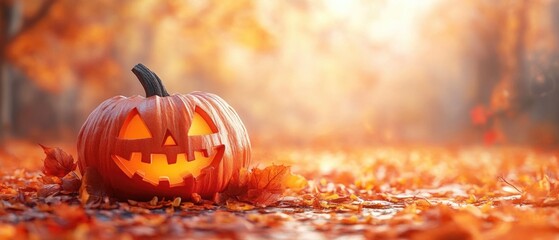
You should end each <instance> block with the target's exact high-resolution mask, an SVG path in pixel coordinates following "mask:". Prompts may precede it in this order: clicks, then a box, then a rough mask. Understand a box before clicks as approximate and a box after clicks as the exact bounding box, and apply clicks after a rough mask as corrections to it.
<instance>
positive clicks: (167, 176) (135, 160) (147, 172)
mask: <svg viewBox="0 0 559 240" xmlns="http://www.w3.org/2000/svg"><path fill="white" fill-rule="evenodd" d="M223 150H224V148H215V151H213V154H212V156H208V154H204V152H205V151H195V152H194V158H195V159H194V160H192V161H188V159H187V156H186V154H185V153H179V154H177V162H176V163H174V164H169V163H168V162H167V155H166V154H153V153H152V154H151V163H144V162H142V153H140V152H132V154H131V157H130V159H126V158H123V157H121V156H118V155H112V157H113V160H114V161H115V163H116V164H117V165H118V166H119V168H120V169H122V171H124V173H125V174H126V175H127V176H128V177H130V178H132V177H133V176H134V174H138V175H140V176H141V177H142V178H143V180H144V181H146V182H148V183H150V184H152V185H154V186H157V185H159V182H161V181H167V182H169V184H170V186H171V187H175V186H181V185H182V184H183V182H184V178H185V177H188V176H189V175H192V177H194V178H196V177H198V176H199V175H200V173H201V171H202V169H204V168H205V167H207V166H209V165H210V164H211V163H212V161H213V160H214V158H221V157H222V155H223Z"/></svg>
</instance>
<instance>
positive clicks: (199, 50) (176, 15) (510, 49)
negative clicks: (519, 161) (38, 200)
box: [0, 0, 559, 146]
mask: <svg viewBox="0 0 559 240" xmlns="http://www.w3.org/2000/svg"><path fill="white" fill-rule="evenodd" d="M0 8H1V11H2V12H1V13H0V14H2V15H0V17H1V20H0V21H1V23H0V24H1V25H0V30H1V32H2V33H1V34H2V35H1V39H0V47H1V52H0V53H1V55H0V56H2V58H0V64H1V71H0V73H1V81H2V82H1V85H0V86H1V88H0V90H1V91H0V120H1V124H2V125H1V128H0V131H1V132H0V135H1V136H0V138H2V139H13V138H15V139H29V140H32V141H47V142H48V141H67V142H72V141H75V138H76V135H77V131H79V128H80V126H81V124H82V123H83V122H84V120H85V118H86V117H87V116H88V114H89V113H90V112H91V111H92V110H93V109H94V108H95V107H96V106H97V105H98V104H100V103H101V102H102V101H104V100H105V99H107V98H110V97H112V96H115V95H125V96H131V95H136V94H141V95H143V94H144V93H143V90H142V87H141V85H140V84H139V82H138V81H137V80H136V78H135V77H134V76H133V74H132V73H131V72H130V69H131V68H132V66H134V65H135V64H136V63H140V62H141V63H144V64H145V65H147V66H148V67H150V68H151V69H152V70H153V71H154V72H156V73H157V74H158V75H159V76H160V77H161V79H162V80H163V82H164V84H165V85H166V87H167V90H168V91H169V92H170V93H188V92H190V91H195V90H200V91H207V92H213V93H216V94H218V95H220V96H221V97H223V98H224V99H225V100H226V101H228V102H229V103H230V104H231V105H232V106H233V107H234V108H235V109H236V110H237V112H238V113H239V115H240V116H241V118H242V119H243V121H244V123H245V124H246V126H247V128H248V130H249V133H250V134H251V138H252V141H253V142H254V143H255V144H256V145H261V146H281V145H294V146H336V145H356V144H357V145H370V144H385V143H388V144H399V143H428V144H431V143H435V144H457V143H460V144H461V143H468V144H471V143H487V144H536V145H542V146H556V144H557V137H556V136H557V132H558V129H557V127H558V126H559V125H558V124H559V86H558V85H557V84H558V83H557V80H558V77H559V76H558V64H559V62H558V61H557V60H558V59H559V55H558V53H559V51H558V49H557V46H558V44H557V37H558V34H559V1H553V0H530V1H528V0H518V1H486V0H474V1H450V0H422V1H414V0H409V1H406V0H383V1H366V0H322V1H318V0H317V1H314V0H301V1H263V0H240V1H205V0H189V1H186V0H185V1H165V2H164V1H155V0H141V1H140V0H139V1H109V0H100V1H75V0H25V1H23V0H21V1H17V0H4V1H2V2H1V3H0Z"/></svg>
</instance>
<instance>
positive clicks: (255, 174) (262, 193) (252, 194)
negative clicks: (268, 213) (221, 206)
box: [223, 165, 307, 207]
mask: <svg viewBox="0 0 559 240" xmlns="http://www.w3.org/2000/svg"><path fill="white" fill-rule="evenodd" d="M306 186H307V180H306V179H305V178H304V177H302V176H300V175H294V174H292V173H291V169H290V167H289V166H283V165H272V166H268V167H266V168H264V169H258V168H254V169H252V170H251V171H247V170H246V169H241V171H239V173H238V174H235V175H234V176H233V178H232V179H231V181H230V182H229V186H228V187H227V189H226V190H225V191H224V192H223V195H224V197H225V199H224V200H227V199H228V198H235V199H237V200H241V201H244V202H249V203H251V204H254V205H256V206H260V207H265V206H269V205H272V204H274V203H276V202H277V201H278V200H279V199H280V198H281V197H282V196H283V193H284V192H285V190H286V189H288V188H289V189H293V190H295V191H299V190H301V189H303V188H304V187H306Z"/></svg>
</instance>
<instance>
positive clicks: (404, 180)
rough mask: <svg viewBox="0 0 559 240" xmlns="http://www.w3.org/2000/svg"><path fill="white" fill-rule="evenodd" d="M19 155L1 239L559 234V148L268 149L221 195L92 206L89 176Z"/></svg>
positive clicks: (7, 191)
mask: <svg viewBox="0 0 559 240" xmlns="http://www.w3.org/2000/svg"><path fill="white" fill-rule="evenodd" d="M27 148H29V149H32V150H29V149H28V150H26V149H27ZM36 148H38V150H37V149H36ZM10 149H11V150H9V151H4V152H2V153H1V154H0V164H2V166H3V167H2V169H1V170H0V172H1V173H0V239H5V238H7V239H14V238H53V239H60V238H72V239H74V238H76V239H80V238H87V237H91V238H117V239H118V238H130V237H133V238H136V237H139V238H142V237H170V238H173V237H183V238H203V239H212V238H214V239H215V238H233V239H335V238H343V239H374V238H380V239H390V238H413V239H534V238H536V239H550V238H557V236H559V162H558V159H557V153H556V152H537V151H535V150H531V149H526V148H509V147H501V148H491V149H486V148H463V149H448V148H433V147H398V148H391V147H375V148H358V149H338V150H332V149H313V150H308V149H307V150H301V149H281V150H273V151H266V152H264V151H257V152H256V153H255V154H254V162H255V163H256V164H255V165H254V167H256V170H252V171H251V170H247V171H246V172H244V174H245V175H244V177H243V175H240V176H239V179H236V180H234V184H236V185H234V186H232V187H230V188H229V189H228V191H229V192H227V193H224V194H222V196H221V197H220V199H221V200H219V199H217V198H216V199H212V200H204V199H200V198H197V197H196V196H193V198H192V199H190V200H183V199H157V198H154V199H152V200H151V201H149V202H136V201H132V200H130V201H126V202H115V201H112V200H110V199H109V198H102V199H100V200H98V201H97V202H95V204H94V207H91V205H90V206H87V204H86V202H87V199H86V200H84V199H83V194H82V196H81V199H80V193H79V192H80V191H78V190H77V189H76V188H77V187H76V184H75V182H76V180H75V179H76V178H77V177H79V176H76V174H74V173H70V174H67V175H65V176H64V177H62V178H60V177H56V176H51V174H49V173H46V172H43V166H44V165H43V159H44V158H45V157H44V155H41V154H43V153H42V150H41V149H40V147H38V146H34V145H25V144H19V145H18V146H16V147H14V148H10ZM14 149H15V150H14ZM18 149H19V150H18ZM37 152H38V153H40V154H37ZM69 165H71V164H70V163H68V162H66V166H69ZM282 165H286V166H291V167H290V168H286V167H282ZM289 171H291V172H292V173H290V172H289ZM55 172H56V173H57V174H60V172H57V171H55ZM47 175H48V176H47ZM276 177H277V178H276ZM278 179H281V181H280V180H278ZM256 180H258V181H256ZM260 180H265V181H267V183H269V184H262V183H261V182H260ZM251 181H256V182H253V183H251ZM251 184H252V185H251ZM251 192H252V193H251ZM86 206H87V207H86Z"/></svg>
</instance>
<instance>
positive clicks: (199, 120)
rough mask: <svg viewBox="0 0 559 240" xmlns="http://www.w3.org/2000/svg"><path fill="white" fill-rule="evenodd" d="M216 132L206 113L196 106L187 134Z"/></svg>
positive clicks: (195, 134)
mask: <svg viewBox="0 0 559 240" xmlns="http://www.w3.org/2000/svg"><path fill="white" fill-rule="evenodd" d="M212 133H217V127H216V126H215V124H214V123H213V121H212V120H211V118H210V117H209V116H208V114H207V113H206V112H204V111H202V109H200V108H196V110H195V111H194V116H193V117H192V124H191V125H190V129H189V130H188V136H197V135H207V134H212Z"/></svg>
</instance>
